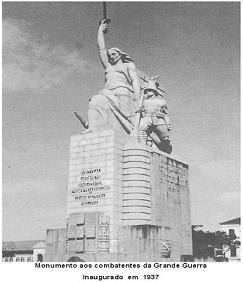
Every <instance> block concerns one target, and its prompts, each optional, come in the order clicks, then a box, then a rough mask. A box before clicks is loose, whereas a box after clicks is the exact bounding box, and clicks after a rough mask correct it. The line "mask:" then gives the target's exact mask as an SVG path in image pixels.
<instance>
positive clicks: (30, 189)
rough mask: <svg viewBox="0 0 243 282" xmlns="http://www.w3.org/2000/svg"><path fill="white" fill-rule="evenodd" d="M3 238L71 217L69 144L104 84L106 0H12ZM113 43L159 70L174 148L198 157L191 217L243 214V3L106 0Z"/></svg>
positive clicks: (212, 226)
mask: <svg viewBox="0 0 243 282" xmlns="http://www.w3.org/2000/svg"><path fill="white" fill-rule="evenodd" d="M2 13H3V22H2V30H3V57H2V58H3V59H2V63H3V67H2V72H3V76H2V78H3V91H2V128H3V133H2V134H3V136H2V139H3V140H2V141H3V143H2V144H3V145H2V146H3V149H2V154H3V162H2V175H3V185H2V187H3V188H2V196H3V204H2V208H3V211H2V225H3V226H2V233H3V234H2V239H3V241H10V240H32V239H45V235H46V229H51V228H63V227H64V226H65V220H66V211H67V207H66V203H67V192H68V189H67V185H68V167H69V164H68V162H69V143H70V137H71V136H72V135H77V134H79V133H80V132H81V131H82V128H81V127H80V124H79V122H78V121H77V120H76V119H75V118H74V116H73V111H74V110H76V111H78V112H79V113H81V114H82V115H83V116H84V117H85V116H86V114H87V108H88V100H89V98H90V97H91V96H93V95H95V94H96V93H97V92H98V91H99V90H101V89H102V88H103V86H104V73H103V68H102V66H101V64H100V62H99V58H98V54H97V43H96V38H97V28H98V22H99V21H100V20H101V17H102V3H101V2H83V3H82V2H76V3H75V2H71V3H67V2H63V3H60V2H52V3H51V2H40V3H38V2H4V3H3V9H2ZM107 14H108V16H109V17H110V18H111V19H112V24H111V27H110V30H109V33H108V34H107V35H106V44H107V47H108V48H110V47H113V46H117V47H119V48H120V49H122V50H123V51H125V52H127V53H128V54H129V55H131V57H132V58H133V59H134V61H135V64H136V66H137V68H138V69H140V70H142V71H143V72H145V73H146V74H148V75H150V76H153V75H155V74H159V75H160V79H159V81H160V83H161V85H163V86H164V87H165V89H166V100H167V102H168V108H169V113H170V117H171V123H172V131H171V140H172V144H173V154H175V155H177V156H179V157H180V159H183V160H185V162H187V163H188V164H189V166H190V192H191V213H192V224H203V225H204V227H205V229H206V230H210V231H215V230H218V229H219V225H218V223H220V222H223V221H226V220H229V219H232V218H235V217H239V216H240V4H239V3H238V2H208V3H207V2H194V3H192V2H157V3H156V2H153V3H152V2H150V3H149V2H108V3H107Z"/></svg>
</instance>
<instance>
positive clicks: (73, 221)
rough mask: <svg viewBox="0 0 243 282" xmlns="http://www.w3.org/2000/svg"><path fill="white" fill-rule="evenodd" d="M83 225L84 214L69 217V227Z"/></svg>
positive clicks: (74, 214)
mask: <svg viewBox="0 0 243 282" xmlns="http://www.w3.org/2000/svg"><path fill="white" fill-rule="evenodd" d="M82 224H84V213H73V214H70V216H69V225H82Z"/></svg>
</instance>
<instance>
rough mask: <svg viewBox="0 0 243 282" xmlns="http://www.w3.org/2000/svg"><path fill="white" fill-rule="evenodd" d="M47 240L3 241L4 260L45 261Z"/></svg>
mask: <svg viewBox="0 0 243 282" xmlns="http://www.w3.org/2000/svg"><path fill="white" fill-rule="evenodd" d="M44 254H45V241H43V240H31V241H10V242H3V243H2V261H4V262H33V261H34V262H35V261H40V262H41V261H43V260H44Z"/></svg>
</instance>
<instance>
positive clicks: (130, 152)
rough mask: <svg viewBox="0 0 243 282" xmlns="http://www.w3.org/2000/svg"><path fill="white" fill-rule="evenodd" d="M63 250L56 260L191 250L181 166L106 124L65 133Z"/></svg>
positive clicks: (168, 257) (163, 255)
mask: <svg viewBox="0 0 243 282" xmlns="http://www.w3.org/2000/svg"><path fill="white" fill-rule="evenodd" d="M65 250H66V251H65V253H63V256H62V260H63V261H67V260H72V259H81V260H83V261H180V260H182V257H183V256H186V255H191V254H192V240H191V224H190V196H189V183H188V165H186V164H185V163H183V162H182V161H180V160H179V159H178V158H176V157H175V156H173V155H168V154H166V153H163V152H161V151H159V150H158V149H157V148H153V147H149V146H146V145H142V144H139V143H137V142H136V139H135V138H133V137H131V136H124V135H121V134H120V133H118V132H115V131H112V130H105V131H101V132H96V133H83V134H80V135H77V136H73V137H72V138H71V146H70V167H69V185H68V207H67V228H66V247H65ZM47 253H48V251H47ZM49 257H50V258H51V256H49Z"/></svg>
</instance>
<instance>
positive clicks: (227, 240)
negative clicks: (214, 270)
mask: <svg viewBox="0 0 243 282" xmlns="http://www.w3.org/2000/svg"><path fill="white" fill-rule="evenodd" d="M200 227H202V225H192V246H193V256H194V258H199V259H201V258H202V259H203V260H204V261H205V260H207V259H208V258H213V257H214V259H215V260H216V261H222V260H224V250H225V249H227V248H228V249H229V248H230V249H232V248H237V247H238V246H239V245H240V241H239V239H238V238H237V237H236V235H235V234H227V233H226V232H222V231H216V232H209V231H207V232H204V231H202V230H199V228H200Z"/></svg>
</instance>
